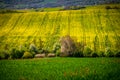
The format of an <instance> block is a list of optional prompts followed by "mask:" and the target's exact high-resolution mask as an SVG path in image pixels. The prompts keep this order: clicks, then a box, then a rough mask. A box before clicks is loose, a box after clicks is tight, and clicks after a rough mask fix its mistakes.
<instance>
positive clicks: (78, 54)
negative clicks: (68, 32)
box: [73, 51, 83, 57]
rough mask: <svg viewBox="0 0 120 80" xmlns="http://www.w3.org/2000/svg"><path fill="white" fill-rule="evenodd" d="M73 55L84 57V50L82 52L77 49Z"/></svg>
mask: <svg viewBox="0 0 120 80" xmlns="http://www.w3.org/2000/svg"><path fill="white" fill-rule="evenodd" d="M73 57H83V52H82V51H80V52H78V51H76V52H74V53H73Z"/></svg>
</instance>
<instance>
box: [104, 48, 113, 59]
mask: <svg viewBox="0 0 120 80" xmlns="http://www.w3.org/2000/svg"><path fill="white" fill-rule="evenodd" d="M105 55H106V56H107V57H114V53H113V52H112V51H111V50H110V48H109V47H107V48H106V49H105Z"/></svg>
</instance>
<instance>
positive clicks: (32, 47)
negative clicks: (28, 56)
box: [29, 44, 38, 53]
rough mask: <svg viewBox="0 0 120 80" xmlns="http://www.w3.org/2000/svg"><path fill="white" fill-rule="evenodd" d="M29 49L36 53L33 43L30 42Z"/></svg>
mask: <svg viewBox="0 0 120 80" xmlns="http://www.w3.org/2000/svg"><path fill="white" fill-rule="evenodd" d="M29 50H30V52H35V53H38V49H37V47H36V46H35V44H30V47H29Z"/></svg>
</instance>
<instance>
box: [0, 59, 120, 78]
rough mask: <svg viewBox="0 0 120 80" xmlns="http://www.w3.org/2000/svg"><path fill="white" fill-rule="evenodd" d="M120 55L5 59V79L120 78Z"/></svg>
mask: <svg viewBox="0 0 120 80" xmlns="http://www.w3.org/2000/svg"><path fill="white" fill-rule="evenodd" d="M119 74H120V58H43V59H29V60H27V59H25V60H1V61H0V79H2V80H51V79H52V80H69V79H71V80H78V79H82V80H103V79H104V80H119V79H120V76H119Z"/></svg>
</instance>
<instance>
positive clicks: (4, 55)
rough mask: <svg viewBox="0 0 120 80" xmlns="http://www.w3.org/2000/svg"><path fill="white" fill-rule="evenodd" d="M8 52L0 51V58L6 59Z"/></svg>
mask: <svg viewBox="0 0 120 80" xmlns="http://www.w3.org/2000/svg"><path fill="white" fill-rule="evenodd" d="M9 56H10V55H9V53H8V52H7V51H0V59H8V58H9Z"/></svg>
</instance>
